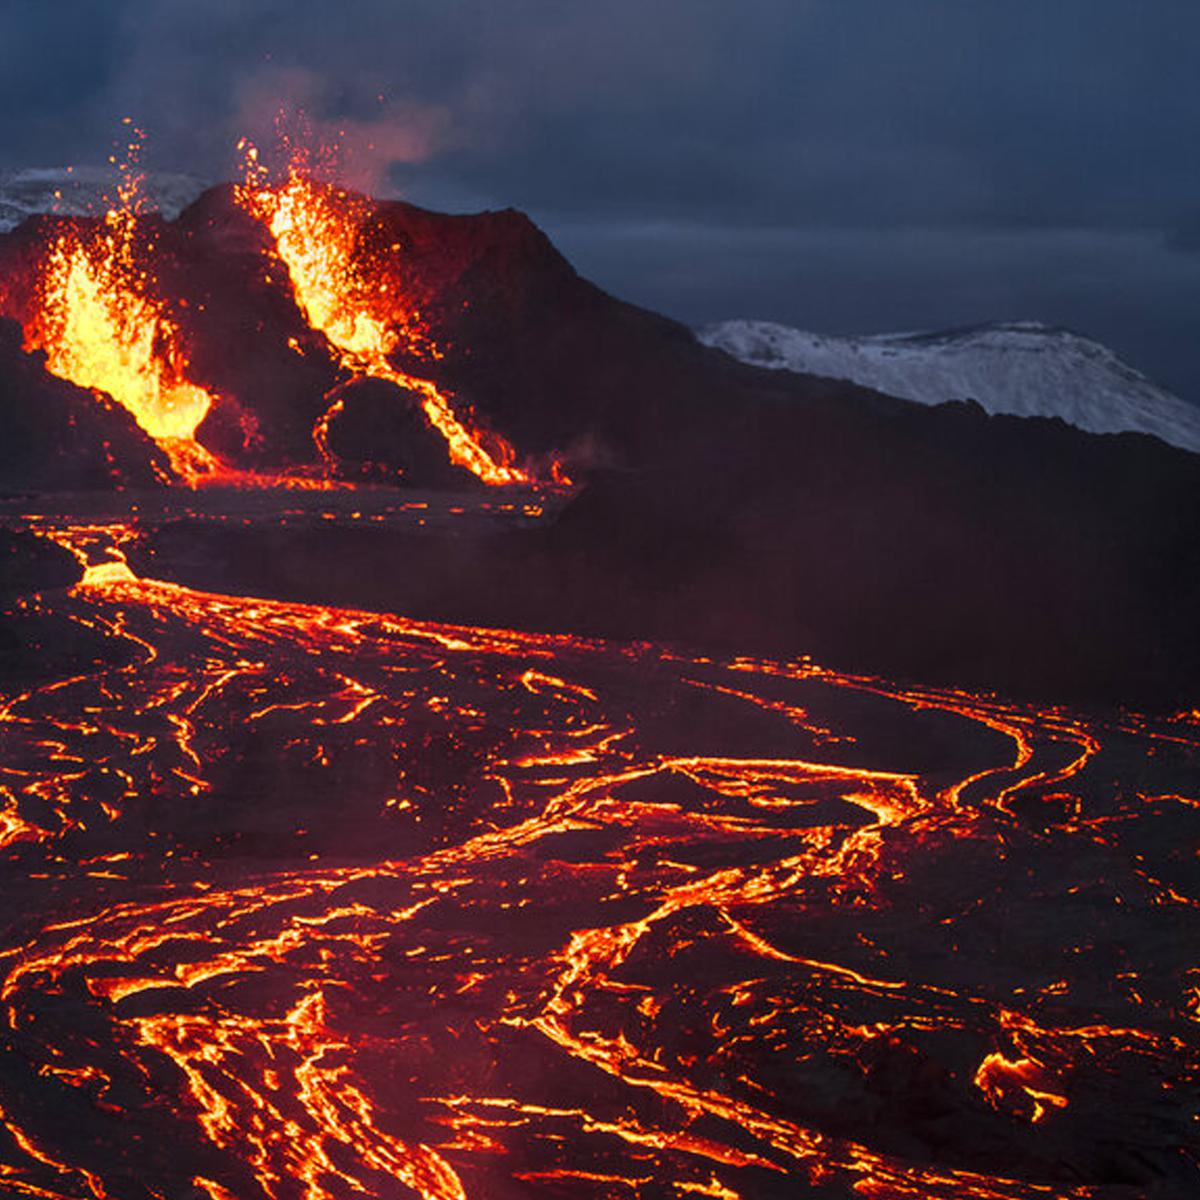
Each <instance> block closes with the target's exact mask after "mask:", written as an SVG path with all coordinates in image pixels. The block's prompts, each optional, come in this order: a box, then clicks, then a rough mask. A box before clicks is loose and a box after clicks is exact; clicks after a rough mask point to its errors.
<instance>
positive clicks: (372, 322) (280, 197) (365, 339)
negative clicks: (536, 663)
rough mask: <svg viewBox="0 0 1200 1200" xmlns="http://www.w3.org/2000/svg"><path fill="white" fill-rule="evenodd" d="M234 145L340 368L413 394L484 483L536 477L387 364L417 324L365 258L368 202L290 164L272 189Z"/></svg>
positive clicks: (246, 192) (422, 382)
mask: <svg viewBox="0 0 1200 1200" xmlns="http://www.w3.org/2000/svg"><path fill="white" fill-rule="evenodd" d="M239 148H240V149H241V150H242V151H243V153H244V154H245V156H246V176H247V182H246V183H245V184H244V185H243V186H242V187H240V188H239V189H238V193H237V194H238V199H239V201H240V203H241V204H242V205H243V206H244V207H245V208H246V210H247V211H248V212H249V213H251V214H252V215H253V216H255V217H256V218H257V219H258V220H260V221H262V222H263V224H264V225H265V226H266V227H267V229H268V230H269V231H270V234H271V238H272V240H273V242H274V246H275V252H276V253H277V254H278V256H279V258H280V260H281V261H282V262H283V263H284V265H285V266H286V267H287V271H288V275H289V277H290V279H291V282H292V288H293V290H294V292H295V297H296V303H297V304H298V305H299V306H300V308H301V310H302V311H303V313H304V316H305V319H306V320H307V321H308V323H309V325H310V326H311V327H312V328H313V329H316V330H318V331H320V332H321V333H323V334H324V335H325V337H326V338H327V339H328V341H329V344H330V345H331V346H332V347H333V349H334V351H335V352H336V353H337V354H338V355H339V357H340V359H341V362H342V365H343V366H344V367H345V368H346V369H347V370H348V371H351V372H352V373H353V374H355V375H357V376H360V377H362V376H366V377H369V378H372V379H383V380H387V381H388V382H389V383H394V384H396V385H397V386H399V387H401V388H404V389H405V390H406V391H409V392H412V393H413V394H415V395H416V396H417V397H418V398H419V399H420V402H421V407H422V409H423V411H424V413H425V416H426V418H427V419H428V421H429V423H430V424H431V425H432V426H433V427H434V428H435V429H436V430H437V431H438V432H439V433H440V434H441V435H442V437H444V438H445V439H446V445H447V448H448V451H449V456H450V461H451V462H452V463H454V464H455V465H457V466H460V467H465V468H466V469H467V470H469V471H471V472H472V473H473V474H474V475H476V476H477V477H478V478H479V479H481V480H482V481H483V482H484V483H488V484H494V485H501V484H513V483H532V482H533V481H534V480H533V476H532V475H531V474H530V473H529V472H528V471H525V470H522V469H521V468H520V467H518V466H516V465H515V463H514V459H515V454H514V452H513V449H512V447H511V446H510V445H509V444H508V443H507V442H506V441H505V440H504V439H503V438H502V437H500V436H499V435H498V434H495V433H484V432H483V431H482V430H479V429H472V428H470V427H469V426H468V425H467V424H465V423H464V421H463V420H461V419H460V418H459V417H458V416H456V415H455V413H454V410H453V408H452V406H451V403H450V398H449V397H448V396H447V394H446V393H445V392H443V391H442V390H441V389H440V388H439V387H438V386H437V385H436V384H434V383H433V382H431V381H430V380H428V379H422V378H420V377H418V376H416V375H411V374H409V373H408V372H405V371H401V370H399V369H398V368H397V367H395V366H394V365H393V364H392V361H391V360H392V357H393V355H394V354H395V352H396V351H397V350H398V349H400V348H401V347H403V346H405V345H409V346H412V345H415V344H416V343H418V342H419V341H420V340H421V334H422V331H421V329H420V326H419V322H418V320H417V319H416V317H415V314H413V313H412V312H411V311H410V310H409V308H408V307H407V306H405V305H404V304H403V302H402V301H403V298H402V297H398V296H395V295H393V294H391V291H390V287H389V282H388V280H387V277H386V272H385V271H384V270H383V269H382V267H381V265H379V264H374V263H370V262H366V261H363V259H362V256H361V252H360V249H359V247H358V234H359V229H360V226H361V225H362V223H363V221H364V220H365V219H366V217H367V216H368V215H369V214H370V210H371V205H370V202H369V201H367V200H365V199H363V198H361V197H357V196H354V195H351V194H350V193H348V192H345V191H342V190H340V189H338V188H335V187H332V186H330V185H326V184H319V183H317V182H316V181H315V180H313V179H310V178H308V177H307V176H306V175H305V174H304V173H303V172H302V171H301V170H300V169H299V168H298V167H297V166H294V165H293V166H292V167H290V168H289V170H288V174H287V178H286V180H285V182H284V183H282V184H281V185H278V186H268V185H267V183H266V172H265V170H264V169H263V168H262V167H261V165H260V163H259V160H258V153H257V151H256V150H255V148H254V147H253V146H251V145H250V144H249V143H247V142H245V141H243V142H242V143H241V144H240V147H239ZM393 249H396V247H393ZM339 404H340V402H338V401H335V402H334V404H333V405H332V406H331V408H330V410H329V411H328V412H326V414H325V415H324V416H323V417H321V418H320V419H319V420H318V422H317V427H316V428H315V429H314V431H313V436H314V441H315V442H316V444H317V446H318V449H319V450H320V451H321V454H322V456H323V457H325V458H326V460H327V461H328V459H329V450H328V425H329V421H330V420H331V418H332V417H333V416H336V412H335V409H337V410H338V411H340V409H339V408H338V406H339Z"/></svg>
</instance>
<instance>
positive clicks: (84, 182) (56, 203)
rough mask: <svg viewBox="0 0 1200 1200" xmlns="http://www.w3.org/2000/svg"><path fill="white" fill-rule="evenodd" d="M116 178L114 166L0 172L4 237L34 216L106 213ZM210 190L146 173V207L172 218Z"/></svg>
mask: <svg viewBox="0 0 1200 1200" xmlns="http://www.w3.org/2000/svg"><path fill="white" fill-rule="evenodd" d="M118 181H119V180H118V175H117V172H116V170H115V169H114V168H112V167H28V168H25V169H24V170H21V171H8V172H0V233H7V232H8V231H9V230H10V229H15V228H16V227H17V226H18V225H20V223H21V222H22V221H24V220H25V218H26V217H29V216H32V215H33V214H34V213H61V214H63V215H64V216H89V215H98V214H100V213H102V212H104V211H105V210H106V209H107V208H108V207H110V205H111V203H113V200H114V199H115V197H116V194H117V183H118ZM207 186H208V184H207V183H205V182H204V181H203V180H202V179H196V178H194V177H193V176H191V175H173V174H168V173H165V172H160V173H150V174H148V175H146V177H145V180H144V182H143V185H142V196H143V201H144V204H145V207H146V208H148V209H152V210H155V211H158V212H161V213H162V214H163V216H164V217H167V218H168V219H171V218H174V217H177V216H178V215H179V213H180V212H181V211H182V210H183V209H185V208H186V207H187V206H188V205H189V204H191V202H192V201H193V200H195V198H196V197H197V196H199V195H200V193H201V192H202V191H204V189H205V188H206V187H207Z"/></svg>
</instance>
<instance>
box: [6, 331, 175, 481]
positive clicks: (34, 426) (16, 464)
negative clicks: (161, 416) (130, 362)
mask: <svg viewBox="0 0 1200 1200" xmlns="http://www.w3.org/2000/svg"><path fill="white" fill-rule="evenodd" d="M21 346H22V334H21V328H20V326H19V325H18V324H17V323H16V322H15V321H9V320H6V319H3V318H0V430H2V436H0V492H8V493H14V492H43V491H81V490H92V489H100V490H106V489H111V488H118V487H128V486H138V487H153V486H157V485H158V484H159V483H160V482H161V479H162V478H165V477H166V472H167V470H168V466H167V461H166V458H165V456H164V455H163V453H162V451H160V450H159V448H158V447H157V446H156V445H155V444H154V442H153V441H151V439H150V438H149V437H147V436H146V434H145V433H144V432H143V431H142V429H141V428H140V427H139V426H138V424H137V422H136V421H134V419H133V417H132V416H131V415H130V414H129V413H128V412H127V411H126V410H125V409H124V408H122V407H121V406H120V405H119V404H117V403H115V402H114V401H112V400H111V399H109V398H108V397H106V396H102V395H98V394H96V393H93V392H89V391H85V390H83V389H82V388H77V387H75V386H74V385H72V384H70V383H66V382H64V381H63V380H61V379H57V378H56V377H55V376H53V375H51V374H50V373H49V372H48V371H47V370H46V366H45V356H44V355H43V354H40V353H35V354H27V353H26V352H25V351H24V350H23V349H22V348H21Z"/></svg>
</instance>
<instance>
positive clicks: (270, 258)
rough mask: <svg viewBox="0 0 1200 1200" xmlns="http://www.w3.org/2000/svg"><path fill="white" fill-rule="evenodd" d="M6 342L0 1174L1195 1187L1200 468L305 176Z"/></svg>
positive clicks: (229, 207)
mask: <svg viewBox="0 0 1200 1200" xmlns="http://www.w3.org/2000/svg"><path fill="white" fill-rule="evenodd" d="M253 161H255V160H254V159H251V162H252V163H253ZM0 314H3V318H4V319H3V322H2V323H0V404H2V405H3V410H2V411H3V414H4V420H5V422H6V428H7V429H8V431H9V434H8V437H7V438H5V439H4V442H3V444H2V445H0V492H2V493H3V494H2V496H0V555H2V556H3V559H4V561H5V563H6V568H7V577H6V580H5V585H4V587H3V589H0V593H2V595H3V600H4V605H5V613H4V616H3V618H2V620H0V667H2V669H3V677H2V690H0V880H2V881H3V885H4V887H5V889H6V892H5V894H6V895H7V896H8V897H9V898H10V904H9V912H8V915H7V916H6V917H5V918H4V920H3V922H0V943H2V948H0V999H2V1000H3V1006H0V1032H2V1034H3V1036H2V1037H0V1181H2V1183H3V1187H4V1188H6V1189H8V1190H11V1191H13V1192H14V1194H22V1195H32V1196H42V1197H52V1198H54V1200H86V1198H88V1197H90V1198H91V1200H105V1198H107V1197H118V1196H119V1197H122V1198H124V1197H130V1198H136V1200H143V1198H145V1200H163V1198H165V1197H174V1196H190V1197H197V1198H199V1200H205V1198H207V1200H235V1198H236V1200H293V1198H296V1200H300V1198H303V1200H343V1198H348V1197H351V1196H364V1195H366V1196H379V1197H386V1198H389V1200H390V1198H392V1197H396V1198H397V1200H399V1198H408V1197H420V1198H421V1200H465V1198H466V1197H488V1198H492V1197H495V1198H497V1200H518V1198H524V1197H543V1196H544V1197H547V1198H552V1197H561V1196H572V1197H575V1196H581V1197H589V1198H594V1200H610V1198H612V1197H617V1196H622V1197H623V1196H634V1197H638V1198H639V1200H653V1198H657V1197H661V1196H668V1195H669V1196H678V1197H686V1196H689V1195H699V1196H710V1197H717V1198H720V1200H759V1198H761V1200H772V1198H775V1197H779V1198H781V1200H782V1197H785V1196H786V1197H793V1196H813V1197H827V1198H834V1197H837V1198H841V1200H850V1198H851V1197H862V1196H868V1197H873V1198H874V1200H900V1198H902V1197H913V1196H922V1197H931V1198H934V1200H958V1198H960V1197H963V1196H973V1197H978V1198H980V1200H1033V1198H1035V1197H1042V1196H1046V1195H1079V1196H1084V1195H1086V1196H1088V1197H1090V1198H1092V1200H1127V1198H1129V1197H1132V1196H1135V1195H1136V1196H1148V1197H1162V1198H1164V1200H1166V1198H1169V1197H1176V1196H1185V1195H1190V1194H1193V1193H1194V1191H1195V1188H1196V1185H1197V1182H1198V1181H1200V1174H1198V1170H1200V1167H1198V1164H1200V1145H1198V1144H1197V1141H1196V1132H1195V1122H1194V1120H1193V1119H1192V1117H1193V1114H1192V1111H1191V1110H1192V1105H1191V1103H1190V1099H1191V1097H1192V1095H1193V1094H1194V1089H1195V1084H1196V1081H1197V1079H1198V1078H1200V1040H1198V1039H1197V1036H1196V1032H1195V1031H1196V1020H1197V995H1198V993H1197V974H1196V967H1195V963H1194V953H1193V951H1192V947H1193V946H1194V944H1195V935H1196V932H1197V931H1196V929H1195V925H1196V911H1197V908H1198V907H1200V880H1198V879H1197V873H1196V857H1195V854H1194V847H1195V844H1196V836H1197V821H1196V814H1197V812H1198V811H1200V801H1198V800H1197V787H1196V780H1197V766H1198V765H1200V711H1198V710H1197V708H1196V700H1197V698H1196V695H1195V690H1196V686H1195V681H1196V679H1197V678H1200V674H1198V672H1200V639H1197V638H1196V636H1195V631H1194V624H1195V612H1196V611H1197V605H1198V603H1200V553H1198V551H1197V547H1200V510H1198V509H1197V506H1196V504H1195V497H1196V495H1197V494H1200V493H1198V490H1197V489H1198V487H1200V457H1198V456H1196V455H1194V454H1190V453H1187V452H1185V451H1184V450H1181V449H1178V448H1175V447H1171V446H1168V445H1165V444H1163V443H1162V442H1161V441H1159V440H1157V439H1155V438H1152V437H1149V436H1144V435H1141V434H1137V433H1121V434H1116V435H1106V436H1096V435H1093V434H1088V433H1085V432H1082V431H1080V430H1077V429H1074V428H1071V427H1069V426H1068V425H1067V424H1065V423H1064V422H1063V421H1061V420H1053V419H1041V418H1021V417H1014V416H1006V415H993V414H989V413H988V412H986V411H985V410H984V409H983V408H981V407H980V406H979V405H977V404H974V403H965V402H964V403H951V404H943V405H938V406H936V407H929V406H926V405H922V404H916V403H912V402H909V401H907V400H903V399H899V398H896V397H892V396H888V395H885V394H883V393H881V392H877V391H872V390H869V389H867V388H864V387H859V386H855V385H853V384H850V383H846V382H838V381H836V380H831V379H828V378H820V377H817V376H813V375H806V374H801V373H796V372H780V371H774V370H769V369H764V368H762V367H758V366H754V365H750V364H746V363H742V362H738V361H736V360H735V359H734V358H732V357H730V356H729V355H726V354H725V353H723V352H722V351H720V350H719V349H715V348H712V347H709V346H705V345H703V344H702V343H701V342H699V341H698V340H697V339H696V337H695V336H694V335H693V334H692V332H691V331H690V330H688V329H686V328H685V327H683V326H682V325H680V324H678V323H676V322H674V321H671V320H669V319H667V318H665V317H662V316H659V315H656V314H654V313H651V312H648V311H645V310H643V309H639V308H637V307H635V306H632V305H630V304H627V303H624V302H622V301H620V300H618V299H616V298H614V297H612V296H610V295H607V294H606V293H604V292H603V291H601V290H600V289H599V288H597V287H595V286H594V285H592V284H591V283H589V282H588V281H586V280H584V279H582V278H580V277H579V275H578V274H577V273H576V272H575V271H574V269H573V268H572V267H571V265H570V264H569V263H568V262H567V261H566V260H565V259H564V258H563V256H562V255H561V254H559V253H558V251H557V250H556V249H555V248H554V246H553V245H552V244H551V242H550V241H549V239H548V238H547V237H546V236H545V235H544V234H543V233H542V232H541V231H540V230H538V229H537V228H536V226H535V225H534V224H533V223H532V222H531V221H530V220H529V219H528V218H527V217H525V216H523V215H522V214H520V213H518V212H515V211H512V210H507V211H502V212H491V213H483V214H478V215H475V216H446V215H442V214H438V213H433V212H429V211H426V210H423V209H420V208H417V207H414V206H412V205H409V204H405V203H401V202H397V201H377V200H372V199H370V198H368V197H365V196H360V195H356V194H354V193H352V192H349V191H346V190H345V189H343V188H340V187H337V186H334V185H332V184H328V183H322V182H318V181H316V180H313V179H311V178H308V177H306V176H304V175H302V174H297V173H294V172H293V173H290V174H289V175H287V176H286V177H284V178H283V179H280V180H274V181H273V180H271V179H269V178H267V177H266V176H265V175H260V174H258V173H256V172H255V171H253V170H251V171H250V172H248V175H247V179H246V180H245V181H244V182H243V183H241V184H238V185H224V186H220V187H217V188H213V189H209V190H207V191H205V192H204V193H203V194H202V195H200V196H199V197H198V198H196V199H195V200H194V202H193V203H191V204H190V205H189V206H187V207H186V208H184V209H183V210H182V211H181V212H180V213H179V214H178V216H176V217H173V218H172V219H166V218H164V217H163V216H162V215H161V214H156V213H148V212H143V211H141V210H140V208H139V206H138V205H137V204H135V203H132V202H130V203H128V204H125V205H124V206H117V207H115V208H114V209H112V210H110V211H108V212H106V213H103V214H96V215H80V214H42V215H35V216H32V217H30V218H29V219H27V220H25V221H24V222H23V223H22V224H20V225H19V226H18V227H17V228H15V229H13V230H12V231H11V232H9V233H7V234H4V235H2V236H0Z"/></svg>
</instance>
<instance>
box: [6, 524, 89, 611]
mask: <svg viewBox="0 0 1200 1200" xmlns="http://www.w3.org/2000/svg"><path fill="white" fill-rule="evenodd" d="M82 578H83V568H82V567H81V566H80V565H79V563H78V562H77V561H76V559H75V557H74V556H73V555H72V554H70V553H69V552H68V551H66V550H64V549H63V548H62V547H61V546H56V545H55V544H54V543H53V542H51V541H48V540H47V539H46V538H43V537H38V536H37V535H35V534H32V533H21V532H17V531H13V530H7V529H0V604H8V603H10V602H11V601H12V600H13V599H15V598H16V597H17V596H24V595H27V594H29V593H31V592H44V591H47V590H49V589H52V588H62V587H71V586H72V585H73V584H76V583H78V582H79V580H80V579H82Z"/></svg>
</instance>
